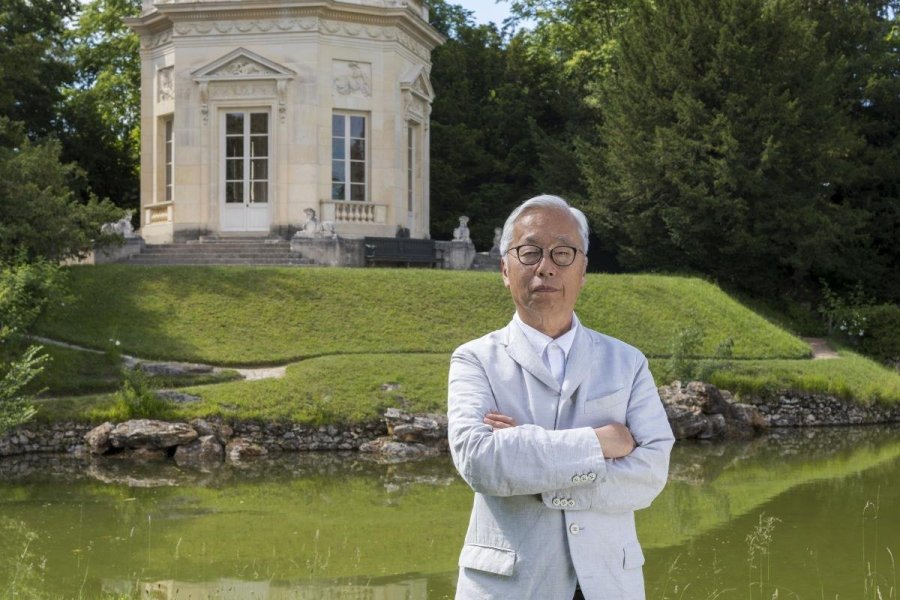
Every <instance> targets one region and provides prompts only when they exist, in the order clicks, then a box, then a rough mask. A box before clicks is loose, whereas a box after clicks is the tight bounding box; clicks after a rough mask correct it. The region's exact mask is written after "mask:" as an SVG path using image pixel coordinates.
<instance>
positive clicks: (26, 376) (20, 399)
mask: <svg viewBox="0 0 900 600" xmlns="http://www.w3.org/2000/svg"><path fill="white" fill-rule="evenodd" d="M40 352H41V347H40V346H31V347H30V348H28V350H26V351H25V353H24V354H23V355H22V358H20V359H19V360H14V361H12V362H10V363H8V364H3V365H2V368H3V377H2V378H0V435H2V434H3V433H5V432H6V431H8V430H10V429H12V428H13V427H17V426H19V425H21V424H23V423H27V422H28V421H30V420H31V419H32V418H33V417H34V415H35V414H37V410H36V409H35V408H34V406H33V405H32V400H33V399H34V394H28V393H23V388H24V387H25V386H27V385H28V383H29V382H30V381H31V380H32V379H34V378H35V376H37V374H38V373H40V372H41V371H42V370H43V368H44V363H45V362H46V361H47V356H46V355H44V354H41V353H40Z"/></svg>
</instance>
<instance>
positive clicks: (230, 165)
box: [225, 159, 244, 180]
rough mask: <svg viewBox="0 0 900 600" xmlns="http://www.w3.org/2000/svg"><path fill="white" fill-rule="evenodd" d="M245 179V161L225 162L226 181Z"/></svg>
mask: <svg viewBox="0 0 900 600" xmlns="http://www.w3.org/2000/svg"><path fill="white" fill-rule="evenodd" d="M243 177H244V161H243V160H240V159H238V160H233V159H232V160H226V161H225V179H231V180H234V179H242V178H243Z"/></svg>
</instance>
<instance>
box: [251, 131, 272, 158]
mask: <svg viewBox="0 0 900 600" xmlns="http://www.w3.org/2000/svg"><path fill="white" fill-rule="evenodd" d="M268 155H269V138H268V136H265V135H255V136H253V137H251V138H250V156H268Z"/></svg>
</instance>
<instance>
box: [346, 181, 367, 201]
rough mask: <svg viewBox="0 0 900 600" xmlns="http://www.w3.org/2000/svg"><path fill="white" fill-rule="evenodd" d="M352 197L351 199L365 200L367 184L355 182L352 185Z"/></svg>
mask: <svg viewBox="0 0 900 600" xmlns="http://www.w3.org/2000/svg"><path fill="white" fill-rule="evenodd" d="M350 199H351V200H365V199H366V186H364V185H357V184H355V183H354V184H353V185H351V186H350Z"/></svg>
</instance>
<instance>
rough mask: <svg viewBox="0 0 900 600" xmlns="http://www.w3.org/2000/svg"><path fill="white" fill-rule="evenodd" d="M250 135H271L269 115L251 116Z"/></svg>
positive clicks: (256, 114) (258, 114)
mask: <svg viewBox="0 0 900 600" xmlns="http://www.w3.org/2000/svg"><path fill="white" fill-rule="evenodd" d="M250 133H269V115H268V113H253V114H251V115H250Z"/></svg>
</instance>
